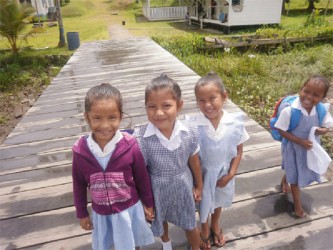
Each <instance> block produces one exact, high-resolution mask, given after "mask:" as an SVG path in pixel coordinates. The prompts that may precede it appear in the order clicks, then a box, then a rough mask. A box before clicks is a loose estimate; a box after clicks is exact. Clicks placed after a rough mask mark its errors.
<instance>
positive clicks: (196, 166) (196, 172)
mask: <svg viewBox="0 0 333 250" xmlns="http://www.w3.org/2000/svg"><path fill="white" fill-rule="evenodd" d="M188 165H189V166H190V169H191V171H192V175H193V178H194V183H195V187H194V190H193V195H194V200H195V201H196V202H199V201H201V193H202V173H201V166H200V160H199V155H198V153H195V154H194V155H192V156H190V158H189V159H188Z"/></svg>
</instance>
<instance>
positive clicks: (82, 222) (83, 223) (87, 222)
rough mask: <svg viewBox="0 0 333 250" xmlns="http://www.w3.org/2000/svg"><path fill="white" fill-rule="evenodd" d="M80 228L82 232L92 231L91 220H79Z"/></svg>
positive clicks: (87, 218)
mask: <svg viewBox="0 0 333 250" xmlns="http://www.w3.org/2000/svg"><path fill="white" fill-rule="evenodd" d="M80 226H81V227H82V229H84V230H92V229H93V224H92V223H91V220H90V218H89V216H88V217H85V218H82V219H80Z"/></svg>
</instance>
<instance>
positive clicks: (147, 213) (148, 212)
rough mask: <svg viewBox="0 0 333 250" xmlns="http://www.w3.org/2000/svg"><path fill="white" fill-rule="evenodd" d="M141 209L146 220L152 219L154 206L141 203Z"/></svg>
mask: <svg viewBox="0 0 333 250" xmlns="http://www.w3.org/2000/svg"><path fill="white" fill-rule="evenodd" d="M143 211H144V213H145V217H146V220H147V221H153V220H154V218H155V214H154V208H153V207H146V206H145V205H143Z"/></svg>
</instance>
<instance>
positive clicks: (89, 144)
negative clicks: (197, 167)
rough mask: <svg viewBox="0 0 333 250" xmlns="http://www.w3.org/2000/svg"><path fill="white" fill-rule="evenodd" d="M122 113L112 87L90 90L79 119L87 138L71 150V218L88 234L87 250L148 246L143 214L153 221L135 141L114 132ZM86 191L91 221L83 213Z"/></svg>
mask: <svg viewBox="0 0 333 250" xmlns="http://www.w3.org/2000/svg"><path fill="white" fill-rule="evenodd" d="M122 107H123V104H122V98H121V95H120V93H119V91H118V89H116V88H115V87H113V86H111V85H109V84H106V83H103V84H101V85H98V86H95V87H93V88H91V89H90V90H89V91H88V93H87V95H86V98H85V113H84V116H85V119H86V121H87V123H88V125H89V127H90V129H91V133H90V135H88V136H82V137H81V138H79V140H78V141H77V142H76V143H75V145H74V146H73V169H72V176H73V190H74V204H75V208H76V215H77V217H78V218H79V219H80V225H81V227H82V228H83V229H84V230H92V246H93V249H102V250H105V249H110V248H111V247H112V246H114V248H115V249H116V250H117V249H119V250H127V249H134V248H135V246H143V245H148V244H152V243H153V242H154V236H153V234H152V232H151V230H150V228H149V226H148V225H147V223H146V221H145V214H146V216H147V219H149V220H152V219H153V195H152V190H151V184H150V180H149V176H148V172H147V170H146V166H145V163H144V158H143V156H142V154H141V152H140V149H139V146H138V144H137V142H136V140H135V138H133V137H131V136H130V135H129V134H127V133H121V132H120V131H119V124H120V122H121V119H122V116H123V110H122ZM87 189H89V191H90V195H91V201H92V210H93V211H92V221H91V219H90V217H89V213H88V210H87ZM141 201H142V203H143V204H144V209H143V206H142V203H141ZM144 210H145V211H144ZM92 222H93V223H92ZM136 249H139V248H138V247H136Z"/></svg>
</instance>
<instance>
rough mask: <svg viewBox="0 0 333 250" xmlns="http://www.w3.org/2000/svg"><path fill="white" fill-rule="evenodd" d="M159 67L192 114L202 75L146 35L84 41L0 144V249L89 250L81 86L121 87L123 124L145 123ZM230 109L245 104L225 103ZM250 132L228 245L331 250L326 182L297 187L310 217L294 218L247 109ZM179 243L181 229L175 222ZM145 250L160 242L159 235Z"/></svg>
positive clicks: (274, 154) (227, 226)
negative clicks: (77, 163)
mask: <svg viewBox="0 0 333 250" xmlns="http://www.w3.org/2000/svg"><path fill="white" fill-rule="evenodd" d="M161 73H166V74H168V75H169V76H170V77H172V78H174V79H175V80H176V81H177V82H178V83H179V84H180V86H181V88H182V92H183V99H184V103H185V106H184V109H183V111H182V114H186V113H193V112H197V108H196V102H195V98H194V92H193V86H194V83H195V82H196V81H197V80H198V79H199V76H198V75H197V74H196V73H195V72H193V71H192V70H191V69H189V68H188V67H186V66H185V65H184V64H183V63H182V62H180V61H179V60H178V59H177V58H175V57H173V56H172V55H171V54H169V53H168V52H167V51H165V50H164V49H163V48H161V47H160V46H159V45H157V44H156V43H154V42H153V41H152V40H150V39H149V38H142V37H141V38H127V39H126V40H120V39H119V40H110V41H100V42H91V43H84V44H83V45H82V46H81V47H80V48H79V49H78V50H77V51H76V52H75V54H74V55H73V56H72V57H71V59H70V60H69V61H68V63H67V64H66V65H65V66H64V67H63V69H62V70H61V72H60V73H59V74H58V76H57V77H56V78H55V79H54V80H53V81H52V83H51V85H50V86H49V87H48V88H47V89H46V90H45V92H44V93H43V94H42V96H41V97H40V98H39V99H38V101H37V102H36V103H35V105H34V106H33V107H32V108H31V109H30V110H29V111H28V112H27V114H26V115H25V116H24V117H23V119H22V120H21V121H20V123H19V124H18V125H17V126H16V128H15V129H14V130H13V131H12V133H11V134H10V135H9V136H8V138H7V139H6V140H5V141H4V143H3V144H2V145H1V146H0V165H1V170H0V183H1V184H0V185H1V189H0V192H1V193H0V197H1V209H0V211H1V214H0V216H1V218H0V219H1V224H0V249H90V241H91V236H90V233H87V232H85V231H83V230H82V229H81V228H80V226H79V224H78V220H77V219H76V218H75V214H74V207H73V200H72V183H71V181H72V180H71V146H72V145H73V143H74V142H75V141H76V139H77V138H78V136H79V135H81V134H85V133H87V132H88V128H87V126H86V123H85V121H84V119H83V99H84V96H85V93H86V92H87V90H88V89H89V88H90V87H92V86H94V85H96V84H98V83H102V82H109V83H111V84H113V85H114V86H116V87H117V88H119V89H120V91H121V93H122V95H123V99H124V111H125V112H126V113H128V114H129V115H130V117H131V118H129V117H127V118H125V120H124V122H123V123H122V127H124V128H125V127H128V126H133V125H134V124H137V123H142V122H145V121H146V116H145V109H144V88H145V85H146V84H147V83H148V82H149V81H150V80H151V79H152V78H153V77H156V76H158V75H160V74H161ZM226 109H227V110H228V111H229V112H238V111H241V110H240V109H239V108H238V107H237V106H236V105H234V104H233V103H232V102H228V104H227V107H226ZM245 125H246V129H247V131H248V132H249V134H250V136H251V139H250V140H249V141H247V142H246V143H245V145H244V157H243V160H242V163H241V166H240V167H239V173H238V175H237V177H236V194H235V201H234V204H233V207H232V208H231V209H228V210H226V211H224V212H223V219H222V221H221V226H222V227H223V228H224V232H225V234H226V237H227V244H226V246H225V247H224V248H227V249H228V248H230V249H309V250H310V249H330V248H331V247H332V245H333V241H332V234H333V197H332V185H331V184H330V183H328V182H323V183H322V184H319V185H312V186H310V187H307V188H305V189H304V190H303V201H304V207H305V210H306V212H307V213H308V214H309V216H308V217H307V218H304V219H295V218H293V217H292V216H291V214H290V211H291V210H292V203H291V202H290V196H285V195H282V194H281V193H280V191H279V187H278V186H279V185H278V184H279V181H280V178H281V175H282V171H281V170H280V160H281V158H280V145H279V143H277V142H275V141H273V140H272V139H271V137H270V135H269V133H268V132H267V131H265V130H264V129H263V128H262V127H260V126H259V125H258V124H257V123H256V122H255V121H253V120H252V119H250V118H249V117H246V119H245ZM171 237H172V240H173V244H174V246H175V249H185V248H186V245H187V244H186V240H185V235H184V233H183V232H182V230H180V229H179V228H175V227H172V228H171ZM145 249H161V244H160V242H159V239H156V243H155V244H154V245H152V246H150V247H147V248H145Z"/></svg>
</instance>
